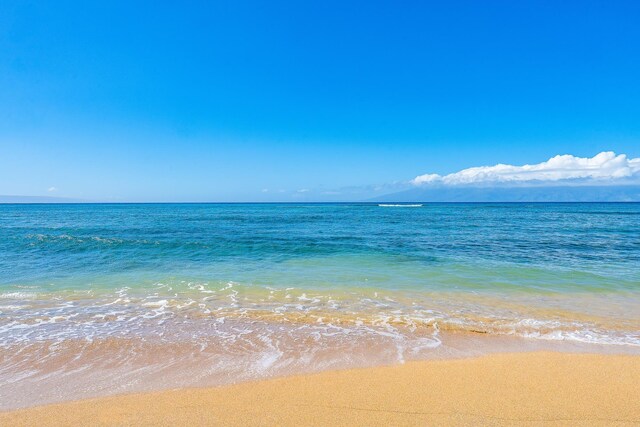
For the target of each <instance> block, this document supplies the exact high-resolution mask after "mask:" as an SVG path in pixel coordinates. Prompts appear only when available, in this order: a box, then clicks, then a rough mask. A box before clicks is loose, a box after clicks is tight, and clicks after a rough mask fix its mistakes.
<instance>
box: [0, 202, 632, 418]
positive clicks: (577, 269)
mask: <svg viewBox="0 0 640 427" xmlns="http://www.w3.org/2000/svg"><path fill="white" fill-rule="evenodd" d="M469 334H474V335H477V336H483V337H485V338H483V339H482V340H483V341H484V342H492V341H491V340H492V339H501V338H506V337H513V338H514V339H517V340H518V341H517V342H518V343H519V344H518V345H519V346H523V345H524V344H522V343H525V342H526V343H527V344H526V345H524V346H530V345H531V343H537V344H541V343H567V344H571V345H576V346H582V347H580V349H584V346H589V345H591V346H593V347H592V348H593V349H595V350H594V351H615V352H637V351H638V350H639V349H640V204H423V205H422V206H412V207H402V208H398V207H397V206H378V205H377V204H302V205H291V204H253V205H252V204H246V205H243V204H202V205H199V204H182V205H172V204H167V205H149V204H144V205H0V402H3V403H2V405H3V407H5V408H8V407H18V406H25V405H30V404H35V403H42V402H47V401H54V400H60V399H68V398H78V397H84V396H92V395H101V394H105V393H114V392H126V391H136V390H143V389H154V388H160V387H167V386H189V385H213V384H221V383H226V382H233V381H237V380H243V379H252V378H262V377H265V376H271V375H282V374H288V373H299V372H312V371H317V370H322V369H332V368H343V367H350V366H364V365H371V364H383V363H384V364H387V363H398V362H402V361H404V360H407V359H417V358H426V357H432V356H433V355H446V354H455V355H464V354H465V351H471V349H472V348H477V347H478V346H477V342H476V341H474V342H473V345H468V346H465V345H462V346H460V345H459V341H460V340H454V341H455V342H456V343H458V344H456V345H457V347H456V348H458V349H459V348H463V349H466V350H463V351H457V350H455V349H453V347H452V345H451V344H450V342H452V341H451V339H450V338H449V337H451V336H463V337H467V336H468V335H469ZM474 340H475V339H474ZM537 344H536V345H537ZM512 348H513V347H512ZM603 349H604V350H603ZM454 350H455V351H454ZM487 351H489V350H488V347H487ZM36 385H46V387H35V386H36Z"/></svg>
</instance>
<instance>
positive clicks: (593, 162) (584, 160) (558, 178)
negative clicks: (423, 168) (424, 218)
mask: <svg viewBox="0 0 640 427" xmlns="http://www.w3.org/2000/svg"><path fill="white" fill-rule="evenodd" d="M629 181H638V182H640V158H635V159H629V158H628V157H627V156H626V155H625V154H619V155H616V154H615V153H614V152H613V151H603V152H602V153H600V154H598V155H596V156H594V157H591V158H589V157H575V156H572V155H570V154H565V155H559V156H555V157H552V158H550V159H549V160H547V161H546V162H542V163H538V164H535V165H523V166H513V165H504V164H497V165H495V166H478V167H473V168H468V169H464V170H461V171H459V172H455V173H451V174H449V175H444V176H442V175H438V174H425V175H420V176H417V177H416V178H414V179H413V180H412V181H411V183H412V184H414V185H429V184H437V183H439V184H444V185H473V184H490V183H493V184H526V183H530V184H531V183H563V184H568V183H590V184H609V183H620V182H629Z"/></svg>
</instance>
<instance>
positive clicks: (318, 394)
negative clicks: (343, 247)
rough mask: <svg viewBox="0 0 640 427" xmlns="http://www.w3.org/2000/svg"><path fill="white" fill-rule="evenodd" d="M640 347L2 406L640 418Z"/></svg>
mask: <svg viewBox="0 0 640 427" xmlns="http://www.w3.org/2000/svg"><path fill="white" fill-rule="evenodd" d="M638 395H640V357H638V356H620V355H594V354H567V353H554V352H532V353H515V354H496V355H490V356H483V357H477V358H467V359H458V360H439V361H420V362H408V363H406V364H403V365H398V366H391V367H377V368H364V369H351V370H342V371H331V372H324V373H320V374H314V375H303V376H294V377H284V378H278V379H271V380H264V381H257V382H249V383H242V384H237V385H233V386H226V387H217V388H196V389H179V390H170V391H163V392H155V393H145V394H132V395H122V396H115V397H107V398H100V399H90V400H81V401H76V402H70V403H62V404H55V405H48V406H40V407H35V408H28V409H22V410H18V411H13V412H5V413H1V414H0V424H2V425H16V426H21V425H23V426H36V425H60V426H63V425H69V426H71V425H204V424H207V425H232V426H233V425H237V426H242V425H264V426H268V425H280V426H297V425H514V424H518V425H585V426H587V425H589V426H594V425H596V426H597V425H620V426H623V425H638V424H639V423H640V399H638Z"/></svg>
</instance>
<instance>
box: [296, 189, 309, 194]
mask: <svg viewBox="0 0 640 427" xmlns="http://www.w3.org/2000/svg"><path fill="white" fill-rule="evenodd" d="M297 192H298V193H308V192H309V189H308V188H301V189H300V190H298V191H297Z"/></svg>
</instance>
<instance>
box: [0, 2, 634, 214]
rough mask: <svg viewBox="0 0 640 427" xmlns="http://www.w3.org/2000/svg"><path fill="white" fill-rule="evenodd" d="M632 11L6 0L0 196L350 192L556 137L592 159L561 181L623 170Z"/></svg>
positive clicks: (290, 197) (377, 189)
mask: <svg viewBox="0 0 640 427" xmlns="http://www.w3.org/2000/svg"><path fill="white" fill-rule="evenodd" d="M638 22H640V2H637V1H622V0H620V1H614V2H610V1H588V0H587V1H562V2H558V1H535V2H533V1H532V2H527V1H517V2H514V1H488V2H477V1H448V2H428V1H416V2H412V1H406V2H391V1H389V2H378V1H367V2H358V1H351V2H344V1H323V2H300V1H286V2H280V1H264V2H259V1H241V0H234V1H229V2H217V1H202V2H199V1H184V2H162V1H153V2H151V1H150V2H136V1H126V2H125V1H118V0H113V1H109V2H86V1H65V0H60V1H56V2H37V1H14V0H3V1H2V2H0V195H33V196H56V197H70V198H77V199H83V200H91V201H143V202H145V201H296V200H333V199H335V200H361V199H367V198H369V197H372V195H375V194H380V193H384V192H394V191H400V190H403V189H406V188H408V187H411V186H423V185H459V184H460V179H462V178H461V177H462V176H467V175H469V173H471V174H472V175H473V174H476V178H474V179H475V180H476V181H473V180H472V181H468V180H467V182H463V184H467V185H468V184H474V183H476V184H478V183H480V184H482V185H493V184H496V185H497V184H499V185H506V184H509V183H513V184H517V185H522V184H523V183H526V182H527V181H528V178H527V179H525V178H522V179H516V180H515V181H517V182H515V183H514V179H512V178H508V179H507V178H505V176H506V175H505V174H504V173H502V172H498V171H497V169H495V165H499V164H503V165H507V166H509V167H512V168H516V169H509V168H507V170H508V171H509V172H507V175H509V176H510V177H513V174H515V175H516V176H520V175H522V173H523V170H526V171H528V170H530V169H527V168H525V169H522V168H523V167H524V165H534V166H535V165H540V164H546V162H549V161H551V160H550V159H553V158H555V157H556V156H569V157H560V160H558V161H557V162H559V163H557V164H554V163H553V162H552V163H551V166H549V165H548V164H547V166H541V168H542V169H543V170H544V168H545V167H546V168H549V167H556V168H557V165H558V164H561V169H562V168H569V169H571V170H575V169H576V167H577V168H578V169H580V170H582V169H585V168H586V169H585V170H588V171H591V172H568V173H567V174H565V175H566V177H568V178H566V177H565V178H566V180H567V181H566V182H568V183H569V184H571V185H573V184H580V183H582V182H583V181H588V183H589V184H593V183H595V184H597V185H611V184H614V183H624V184H629V183H631V182H632V181H634V180H635V179H636V178H637V179H638V180H639V181H640V173H638V169H636V166H637V165H638V159H639V158H640V78H638V76H640V25H638ZM600 153H605V154H604V155H603V156H604V157H597V156H599V155H600ZM607 153H609V154H607ZM621 155H622V156H624V158H623V159H621V158H620V157H619V156H621ZM594 158H595V159H596V160H588V159H594ZM576 159H578V160H576ZM579 159H584V160H579ZM607 159H608V160H607ZM616 159H617V160H616ZM590 161H591V163H589V162H590ZM611 161H613V163H611ZM594 162H595V163H594ZM625 162H626V163H625ZM553 165H555V166H553ZM576 165H577V166H576ZM594 165H595V166H594ZM483 167H484V168H489V169H477V168H483ZM470 168H475V169H471V170H472V172H464V171H466V170H469V169H470ZM491 168H493V169H491ZM518 168H521V169H518ZM594 168H595V169H596V170H597V171H596V172H593V170H594ZM625 168H626V169H625ZM498 169H500V168H498ZM503 169H504V168H503ZM535 170H536V169H535V168H534V171H535ZM620 170H623V172H620ZM616 171H617V172H616ZM624 171H626V172H624ZM463 172H464V173H463ZM461 173H462V175H456V174H461ZM478 173H480V175H478ZM527 173H528V172H527ZM563 173H564V172H561V173H560V175H562V176H565V175H563ZM616 173H617V174H618V175H615V174H616ZM518 174H520V175H518ZM607 174H609V175H607ZM620 174H622V175H624V176H622V175H620ZM625 174H626V175H625ZM429 176H432V179H429V178H422V179H418V178H419V177H429ZM456 176H457V177H458V178H455V177H456ZM478 176H483V177H485V178H478ZM487 176H488V178H487ZM527 176H529V177H530V176H531V175H530V174H529V175H527ZM549 176H551V175H550V174H549V173H546V174H545V173H542V175H540V173H539V172H538V174H537V175H534V176H533V178H531V180H532V181H535V184H536V185H546V184H548V185H556V184H558V183H559V182H560V183H564V182H565V178H561V179H560V180H559V179H549ZM446 177H451V178H446ZM556 178H557V173H556ZM456 179H457V180H458V181H456ZM621 179H622V181H621ZM478 180H479V181H478Z"/></svg>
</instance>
